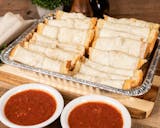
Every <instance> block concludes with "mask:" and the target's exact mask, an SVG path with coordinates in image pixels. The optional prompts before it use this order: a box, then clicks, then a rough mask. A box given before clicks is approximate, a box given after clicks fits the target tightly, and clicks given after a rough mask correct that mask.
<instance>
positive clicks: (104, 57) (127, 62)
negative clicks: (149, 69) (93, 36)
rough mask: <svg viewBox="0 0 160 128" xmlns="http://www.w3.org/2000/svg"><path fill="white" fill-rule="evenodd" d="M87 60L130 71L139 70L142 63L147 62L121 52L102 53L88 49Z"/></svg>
mask: <svg viewBox="0 0 160 128" xmlns="http://www.w3.org/2000/svg"><path fill="white" fill-rule="evenodd" d="M89 59H90V60H92V61H94V62H96V63H99V64H102V65H107V66H112V67H115V68H122V69H130V70H136V69H139V68H141V66H142V65H143V64H144V63H146V62H147V60H145V59H140V58H137V57H134V56H131V55H128V54H125V53H123V52H118V51H105V52H104V51H101V50H97V49H94V48H89Z"/></svg>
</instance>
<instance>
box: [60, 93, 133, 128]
mask: <svg viewBox="0 0 160 128" xmlns="http://www.w3.org/2000/svg"><path fill="white" fill-rule="evenodd" d="M86 102H103V103H106V104H110V105H112V106H114V107H115V108H117V109H118V110H119V111H120V112H121V115H122V118H123V128H131V116H130V114H129V112H128V110H127V109H126V108H125V107H124V106H123V105H122V104H121V103H120V102H119V101H117V100H115V99H112V98H109V97H106V96H101V95H88V96H81V97H78V98H76V99H74V100H72V101H71V102H69V103H68V104H67V105H66V106H65V108H64V109H63V112H62V114H61V119H60V120H61V125H62V128H69V124H68V118H69V114H70V112H71V111H72V110H73V109H74V108H75V107H76V106H78V105H80V104H83V103H86Z"/></svg>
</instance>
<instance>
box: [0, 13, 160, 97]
mask: <svg viewBox="0 0 160 128" xmlns="http://www.w3.org/2000/svg"><path fill="white" fill-rule="evenodd" d="M45 18H53V16H48V17H45ZM43 19H44V17H43V18H42V19H40V20H38V21H36V22H35V23H34V24H33V25H32V26H31V27H30V28H29V29H27V30H26V31H25V32H24V33H23V34H22V35H20V36H19V37H18V38H17V39H16V40H15V41H14V42H12V43H11V44H10V45H9V46H8V47H7V48H6V49H4V50H3V51H2V53H1V60H2V61H3V62H4V63H6V64H9V65H12V66H15V67H18V68H21V69H26V70H30V71H34V72H37V73H41V74H45V75H49V76H53V77H57V78H60V79H63V80H69V81H73V82H76V83H80V84H84V85H87V86H92V87H96V88H99V89H101V90H105V91H109V92H113V93H118V94H123V95H128V96H138V95H143V94H144V93H146V92H148V91H149V89H150V88H151V85H152V80H153V76H154V73H155V71H156V67H157V64H158V61H159V58H160V37H159V38H158V39H157V42H156V45H155V48H154V51H153V53H152V54H153V55H152V56H153V57H152V58H150V60H149V63H150V64H149V68H147V73H146V75H145V78H144V80H143V83H142V85H141V86H139V87H137V88H133V89H130V90H123V89H117V88H114V87H110V86H107V85H104V84H99V83H95V82H91V81H87V80H82V79H77V78H74V77H72V76H68V75H63V74H60V73H56V72H51V71H47V70H44V69H39V68H35V67H32V66H28V65H25V64H22V63H19V62H16V61H13V60H10V59H9V54H10V52H11V50H12V49H13V48H14V47H15V46H16V44H18V43H20V42H22V41H23V40H24V39H25V37H26V36H27V35H28V34H29V33H30V32H32V31H35V29H36V27H37V24H38V23H40V22H43ZM75 86H76V85H75Z"/></svg>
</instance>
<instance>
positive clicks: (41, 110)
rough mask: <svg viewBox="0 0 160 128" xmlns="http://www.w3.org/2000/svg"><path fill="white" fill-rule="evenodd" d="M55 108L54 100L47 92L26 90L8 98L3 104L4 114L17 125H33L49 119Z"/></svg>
mask: <svg viewBox="0 0 160 128" xmlns="http://www.w3.org/2000/svg"><path fill="white" fill-rule="evenodd" d="M55 110H56V101H55V99H54V98H53V97H52V96H51V95H50V94H48V93H46V92H44V91H40V90H27V91H23V92H20V93H17V94H15V95H13V96H11V97H10V98H9V100H8V101H7V103H6V105H5V109H4V112H5V115H6V117H7V118H8V120H10V121H11V122H13V123H15V124H18V125H35V124H39V123H41V122H43V121H45V120H47V119H49V118H50V117H51V116H52V115H53V114H54V112H55Z"/></svg>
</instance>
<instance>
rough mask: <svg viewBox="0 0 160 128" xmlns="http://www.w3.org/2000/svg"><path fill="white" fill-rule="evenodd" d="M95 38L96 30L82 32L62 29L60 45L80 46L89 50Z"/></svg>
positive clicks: (59, 38) (59, 34) (59, 36)
mask: <svg viewBox="0 0 160 128" xmlns="http://www.w3.org/2000/svg"><path fill="white" fill-rule="evenodd" d="M93 37H94V30H81V29H73V28H60V30H59V33H58V40H59V43H69V44H73V43H74V44H79V45H82V46H84V47H85V48H88V47H89V45H90V43H91V41H92V40H93Z"/></svg>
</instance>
